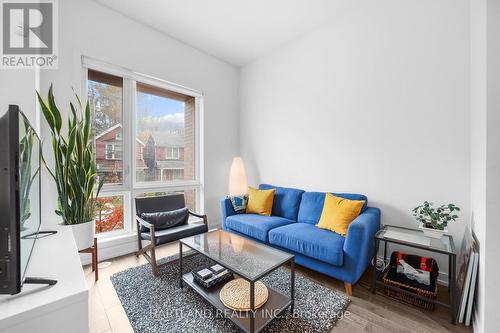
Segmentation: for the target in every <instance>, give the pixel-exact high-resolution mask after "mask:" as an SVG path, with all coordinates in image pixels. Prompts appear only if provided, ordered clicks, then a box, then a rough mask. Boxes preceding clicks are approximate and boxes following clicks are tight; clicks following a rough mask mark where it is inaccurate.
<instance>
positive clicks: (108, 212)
mask: <svg viewBox="0 0 500 333" xmlns="http://www.w3.org/2000/svg"><path fill="white" fill-rule="evenodd" d="M96 206H97V207H96V212H95V229H96V230H95V231H96V233H103V232H109V231H114V230H122V229H123V228H124V226H123V196H118V195H117V196H111V197H104V196H100V197H99V198H98V199H97V205H96Z"/></svg>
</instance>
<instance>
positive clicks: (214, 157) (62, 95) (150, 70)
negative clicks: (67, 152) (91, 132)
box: [41, 0, 239, 225]
mask: <svg viewBox="0 0 500 333" xmlns="http://www.w3.org/2000/svg"><path fill="white" fill-rule="evenodd" d="M59 27H60V29H59V69H58V70H44V71H42V73H41V90H42V91H43V93H44V94H46V93H47V91H48V87H49V85H50V83H54V88H55V94H56V100H57V102H58V104H59V106H60V107H62V108H64V109H65V110H66V112H67V111H68V107H69V104H68V103H69V100H70V99H71V98H73V93H72V88H74V89H75V90H76V91H77V92H80V91H81V89H80V88H81V68H82V67H81V55H86V56H89V57H92V58H96V59H99V60H102V61H105V62H108V63H111V64H114V65H118V66H122V67H125V68H129V69H131V70H134V71H137V72H140V73H144V74H148V75H151V76H155V77H158V78H160V79H164V80H168V81H171V82H175V83H178V84H181V85H184V86H187V87H190V88H193V89H197V90H200V91H203V92H204V96H205V107H204V115H205V126H204V139H205V146H204V147H205V164H204V168H205V210H206V213H207V214H208V216H209V223H210V224H211V225H214V224H218V223H220V208H219V200H220V198H222V197H223V196H224V195H226V193H227V183H228V180H227V178H228V175H229V167H230V163H231V159H232V157H233V156H235V155H237V154H238V151H239V147H238V130H237V129H238V80H239V72H238V70H237V68H235V67H233V66H231V65H229V64H227V63H225V62H222V61H220V60H218V59H216V58H214V57H212V56H209V55H206V54H204V53H202V52H200V51H198V50H196V49H194V48H192V47H189V46H187V45H185V44H183V43H181V42H178V41H176V40H174V39H172V38H169V37H167V36H165V35H163V34H161V33H159V32H157V31H155V30H153V29H150V28H148V27H146V26H144V25H142V24H139V23H137V22H135V21H133V20H131V19H129V18H127V17H125V16H122V15H121V14H118V13H116V12H114V11H112V10H110V9H108V8H106V7H104V6H102V5H100V4H98V3H96V2H94V1H89V0H84V1H82V0H78V1H77V0H64V1H59ZM221 124H222V125H221ZM42 125H43V126H42V132H43V134H44V135H45V136H47V133H48V129H47V127H46V125H45V122H43V124H42ZM45 148H46V152H47V153H49V151H50V147H49V145H46V147H45ZM43 186H44V193H46V195H45V197H44V209H45V211H44V216H46V217H47V216H52V217H53V216H54V214H53V210H54V207H55V206H54V201H55V188H54V186H53V185H52V182H51V180H50V179H49V178H48V177H45V182H44V184H43ZM55 220H57V219H55Z"/></svg>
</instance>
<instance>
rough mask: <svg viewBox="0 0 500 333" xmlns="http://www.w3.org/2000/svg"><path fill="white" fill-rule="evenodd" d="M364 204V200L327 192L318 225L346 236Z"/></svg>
mask: <svg viewBox="0 0 500 333" xmlns="http://www.w3.org/2000/svg"><path fill="white" fill-rule="evenodd" d="M364 204H365V201H364V200H349V199H344V198H339V197H336V196H334V195H333V194H331V193H327V194H326V195H325V203H324V205H323V211H322V212H321V218H320V219H319V223H318V224H316V226H317V227H318V228H321V229H327V230H330V231H333V232H336V233H337V234H339V235H342V236H345V235H346V234H347V229H348V228H349V224H351V222H352V221H354V219H355V218H356V217H358V215H359V213H361V209H362V208H363V205H364Z"/></svg>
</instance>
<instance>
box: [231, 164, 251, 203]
mask: <svg viewBox="0 0 500 333" xmlns="http://www.w3.org/2000/svg"><path fill="white" fill-rule="evenodd" d="M247 191H248V186H247V174H246V172H245V165H244V164H243V160H242V159H241V157H235V158H233V163H232V164H231V171H230V173H229V195H243V194H246V193H247Z"/></svg>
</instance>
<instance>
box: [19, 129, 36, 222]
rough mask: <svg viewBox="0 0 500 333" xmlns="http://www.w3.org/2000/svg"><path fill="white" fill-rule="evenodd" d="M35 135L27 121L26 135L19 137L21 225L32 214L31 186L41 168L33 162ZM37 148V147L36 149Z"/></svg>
mask: <svg viewBox="0 0 500 333" xmlns="http://www.w3.org/2000/svg"><path fill="white" fill-rule="evenodd" d="M35 137H36V133H35V130H34V129H33V128H32V127H31V126H30V125H29V124H28V123H27V122H26V121H25V122H24V135H23V136H22V137H21V138H20V139H19V172H20V174H21V175H20V177H19V179H21V180H22V181H21V182H20V183H19V197H20V199H21V200H20V206H21V207H20V211H21V225H24V222H26V221H27V220H28V219H29V218H30V216H31V201H30V193H31V187H32V185H33V182H34V181H35V180H36V179H37V175H38V172H39V170H40V167H39V165H36V164H35V165H33V163H32V160H33V158H32V153H33V148H34V146H35V145H34V142H35ZM37 148H38V147H35V149H37Z"/></svg>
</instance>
